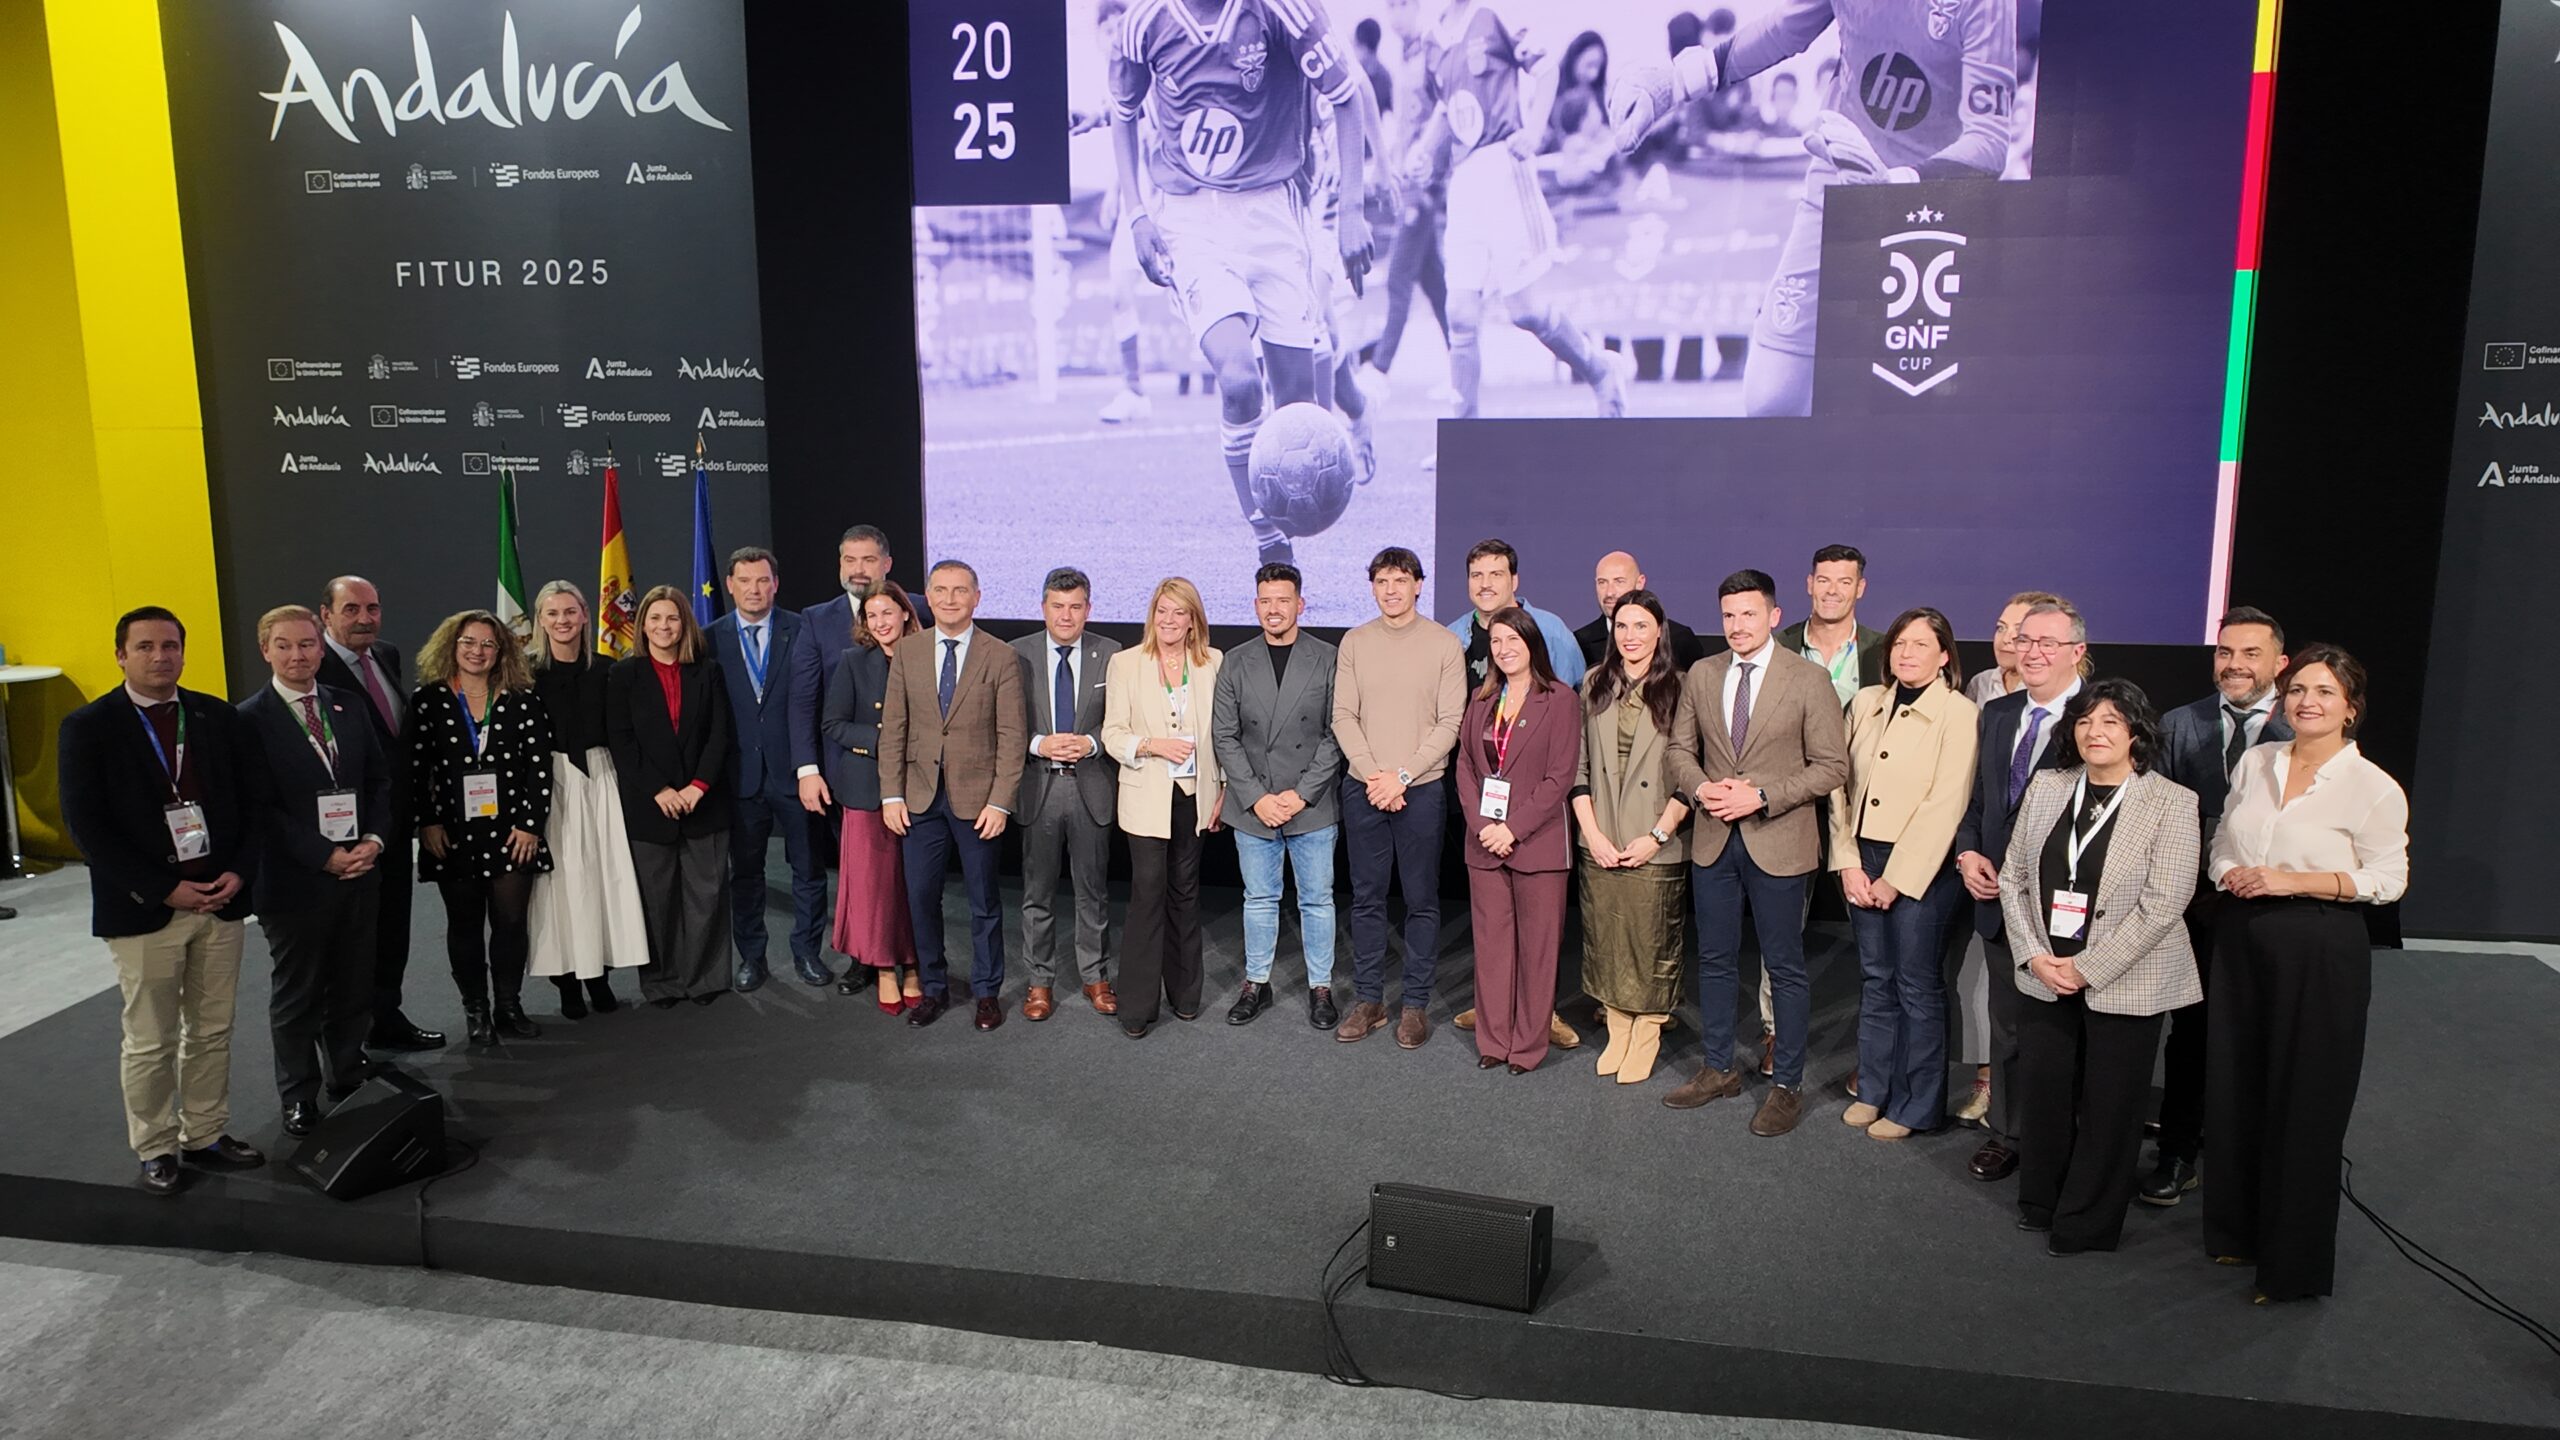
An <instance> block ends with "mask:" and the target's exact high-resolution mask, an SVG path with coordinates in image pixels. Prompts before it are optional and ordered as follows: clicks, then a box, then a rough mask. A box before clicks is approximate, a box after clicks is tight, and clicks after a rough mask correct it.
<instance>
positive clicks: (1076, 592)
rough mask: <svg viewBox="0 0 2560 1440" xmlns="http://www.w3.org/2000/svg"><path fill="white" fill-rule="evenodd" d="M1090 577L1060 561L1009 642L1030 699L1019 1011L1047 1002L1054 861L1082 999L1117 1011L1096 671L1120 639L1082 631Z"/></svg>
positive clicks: (1110, 787)
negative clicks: (1026, 969)
mask: <svg viewBox="0 0 2560 1440" xmlns="http://www.w3.org/2000/svg"><path fill="white" fill-rule="evenodd" d="M1092 613H1093V582H1092V581H1091V580H1089V579H1087V578H1086V577H1085V573H1084V572H1083V571H1081V570H1078V569H1075V568H1073V567H1070V566H1061V567H1059V568H1058V569H1055V570H1052V571H1050V572H1049V578H1048V579H1047V581H1045V582H1044V583H1043V584H1042V585H1041V587H1040V620H1041V626H1042V628H1041V630H1040V631H1039V633H1037V634H1033V635H1025V636H1023V637H1022V638H1021V639H1019V640H1016V641H1014V642H1013V650H1014V653H1015V654H1016V655H1018V656H1020V657H1021V659H1022V694H1023V698H1024V699H1025V700H1026V701H1028V702H1029V704H1030V706H1031V720H1030V726H1031V755H1030V763H1029V764H1028V765H1027V766H1025V767H1024V769H1023V772H1022V801H1021V805H1020V806H1019V811H1020V814H1021V816H1022V823H1023V825H1024V827H1025V828H1024V830H1023V832H1022V948H1023V950H1024V951H1025V952H1026V956H1025V958H1026V960H1027V961H1028V963H1029V965H1030V969H1031V988H1030V991H1029V993H1028V994H1026V995H1024V996H1023V998H1022V1018H1023V1019H1025V1020H1046V1019H1048V1018H1049V1016H1050V1014H1051V1013H1052V1012H1053V1011H1055V1009H1056V1008H1057V1002H1056V1000H1055V998H1054V997H1053V994H1052V991H1053V990H1054V988H1055V983H1056V980H1057V973H1058V949H1059V944H1058V938H1059V937H1058V912H1057V897H1058V867H1059V864H1060V862H1061V861H1064V862H1066V863H1067V865H1068V869H1069V870H1070V872H1071V874H1072V876H1073V880H1074V884H1075V891H1076V936H1075V945H1076V973H1077V974H1079V975H1081V976H1082V977H1084V998H1085V999H1086V1000H1088V1001H1090V1002H1091V1003H1092V1005H1093V1008H1094V1009H1096V1010H1098V1011H1100V1012H1101V1013H1103V1014H1105V1015H1117V1014H1119V1013H1120V999H1119V997H1118V996H1117V995H1114V994H1113V993H1112V990H1111V954H1110V937H1109V935H1108V933H1107V926H1108V925H1109V923H1110V919H1111V826H1112V820H1113V817H1114V815H1115V814H1116V813H1117V810H1118V808H1119V796H1120V765H1119V762H1117V761H1115V760H1113V759H1112V758H1111V752H1110V751H1108V750H1105V749H1103V748H1102V701H1103V677H1104V675H1105V674H1106V673H1107V672H1108V671H1109V669H1110V667H1111V657H1112V656H1114V655H1117V654H1119V653H1120V642H1118V641H1116V640H1108V639H1105V638H1103V637H1102V636H1100V635H1094V634H1090V633H1088V632H1087V631H1086V630H1085V620H1086V618H1087V617H1088V616H1090V615H1091V614H1092Z"/></svg>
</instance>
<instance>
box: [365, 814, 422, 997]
mask: <svg viewBox="0 0 2560 1440" xmlns="http://www.w3.org/2000/svg"><path fill="white" fill-rule="evenodd" d="M415 846H416V842H415V841H413V840H412V839H411V838H410V836H409V830H408V827H407V826H406V825H396V826H395V827H394V829H393V831H392V833H390V834H388V835H385V836H383V837H382V858H381V859H380V860H378V861H376V862H374V867H373V873H375V874H376V875H379V876H381V877H382V894H381V897H380V899H379V900H378V901H377V902H376V903H375V905H374V907H373V1023H374V1024H376V1025H378V1026H391V1025H397V1024H399V1023H400V1022H401V1018H402V1017H401V1014H400V986H401V984H402V982H403V981H405V980H406V979H407V978H408V975H409V907H410V905H411V904H412V903H414V901H415V899H416V897H417V893H418V860H417V853H416V849H415Z"/></svg>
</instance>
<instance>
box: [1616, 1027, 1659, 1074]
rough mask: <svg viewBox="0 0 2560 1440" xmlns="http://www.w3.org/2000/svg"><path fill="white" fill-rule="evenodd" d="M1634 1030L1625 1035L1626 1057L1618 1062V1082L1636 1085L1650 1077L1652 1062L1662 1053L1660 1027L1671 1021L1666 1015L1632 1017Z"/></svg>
mask: <svg viewBox="0 0 2560 1440" xmlns="http://www.w3.org/2000/svg"><path fill="white" fill-rule="evenodd" d="M1634 1020H1635V1024H1634V1032H1635V1033H1633V1034H1632V1035H1630V1036H1628V1037H1627V1058H1626V1059H1624V1060H1621V1061H1619V1062H1618V1083H1619V1084H1621V1085H1637V1084H1641V1083H1643V1082H1644V1081H1646V1080H1648V1079H1650V1078H1652V1076H1653V1062H1654V1061H1655V1060H1656V1059H1658V1058H1660V1057H1661V1055H1662V1027H1663V1026H1664V1025H1667V1024H1669V1023H1670V1021H1671V1017H1670V1016H1668V1015H1638V1016H1635V1017H1634Z"/></svg>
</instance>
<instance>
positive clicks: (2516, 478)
mask: <svg viewBox="0 0 2560 1440" xmlns="http://www.w3.org/2000/svg"><path fill="white" fill-rule="evenodd" d="M2510 485H2560V473H2554V472H2552V471H2549V470H2545V469H2543V468H2542V467H2541V466H2539V465H2506V464H2502V463H2500V462H2498V461H2496V460H2492V461H2490V462H2489V468H2488V469H2486V470H2483V471H2481V472H2480V479H2479V480H2478V482H2477V483H2475V484H2473V485H2472V487H2471V488H2472V489H2474V490H2504V489H2506V488H2507V487H2508V486H2510Z"/></svg>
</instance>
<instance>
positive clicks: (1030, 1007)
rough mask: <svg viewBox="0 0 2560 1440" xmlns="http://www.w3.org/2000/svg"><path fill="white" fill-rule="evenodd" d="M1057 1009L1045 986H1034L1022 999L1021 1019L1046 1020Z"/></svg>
mask: <svg viewBox="0 0 2560 1440" xmlns="http://www.w3.org/2000/svg"><path fill="white" fill-rule="evenodd" d="M1057 1008H1058V1006H1057V1003H1056V1002H1055V1001H1053V1000H1051V999H1050V998H1049V987H1048V986H1046V985H1034V986H1032V987H1031V993H1030V994H1028V995H1025V996H1023V997H1022V1018H1023V1019H1025V1020H1046V1019H1048V1018H1049V1016H1050V1015H1051V1013H1053V1012H1054V1011H1056V1010H1057Z"/></svg>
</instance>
